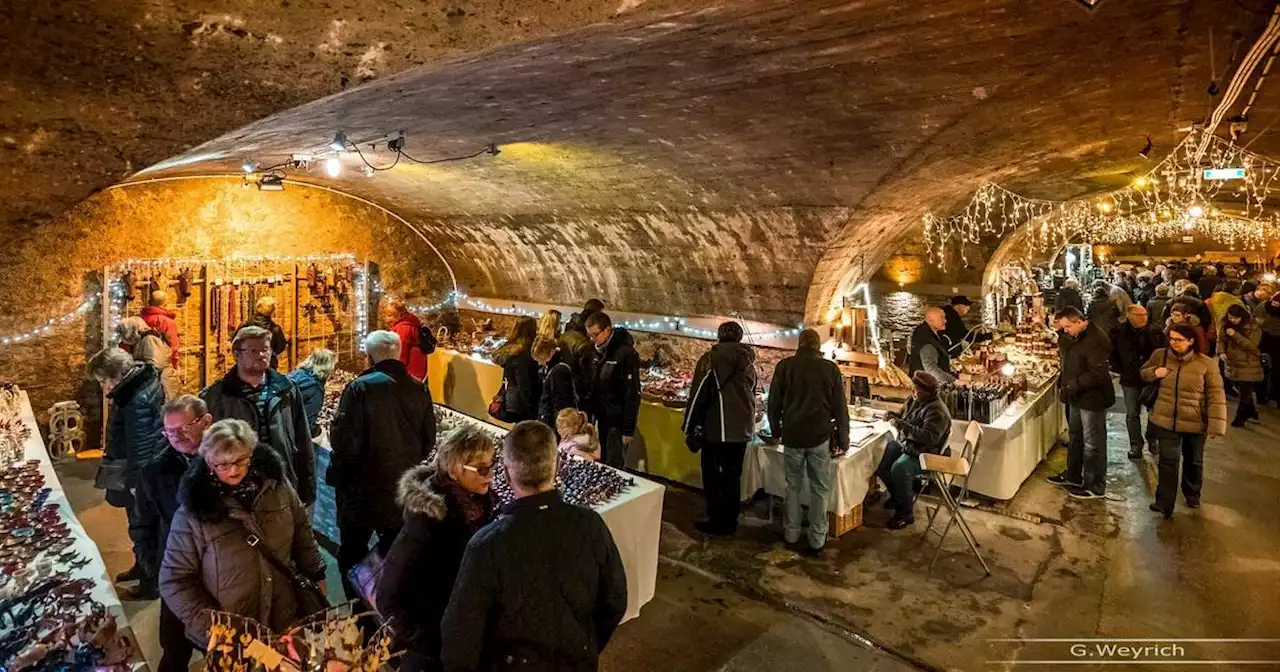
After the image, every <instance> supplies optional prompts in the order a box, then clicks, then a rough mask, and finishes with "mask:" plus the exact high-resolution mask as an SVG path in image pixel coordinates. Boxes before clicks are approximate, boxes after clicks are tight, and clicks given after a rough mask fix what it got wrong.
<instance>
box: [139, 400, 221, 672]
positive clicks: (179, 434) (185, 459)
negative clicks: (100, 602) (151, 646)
mask: <svg viewBox="0 0 1280 672" xmlns="http://www.w3.org/2000/svg"><path fill="white" fill-rule="evenodd" d="M212 424H213V416H211V415H209V409H208V407H206V406H205V403H204V401H203V400H201V399H200V398H199V397H196V396H193V395H190V394H184V395H182V396H180V397H177V398H175V399H173V400H172V401H170V402H169V403H167V404H165V405H164V430H163V434H164V438H165V442H166V447H165V450H164V452H162V453H161V454H160V455H159V456H157V457H156V459H155V460H154V461H152V462H151V463H150V464H148V465H147V466H145V467H143V469H142V472H141V477H140V478H139V479H138V489H137V493H136V495H135V496H136V497H137V503H136V504H135V509H136V514H135V516H134V517H133V518H132V519H130V520H129V538H130V539H132V540H133V547H134V548H135V549H136V550H137V554H138V562H139V563H140V564H141V565H142V567H143V571H144V572H145V576H144V577H143V578H142V581H141V583H139V584H138V588H137V589H135V590H134V591H132V592H131V593H129V594H122V597H124V598H125V599H146V600H153V599H155V598H157V597H159V596H160V589H159V585H158V583H157V580H158V579H159V578H160V563H161V561H163V560H164V549H165V541H166V540H167V539H168V538H169V526H170V525H171V524H172V523H173V515H174V514H175V513H177V512H178V506H179V504H178V488H179V484H180V483H181V482H182V475H183V474H184V473H186V471H187V468H188V467H189V466H190V465H191V462H192V460H194V459H195V458H196V455H197V454H198V453H199V452H200V440H201V439H203V438H204V433H205V430H207V429H209V426H210V425H212ZM160 649H161V651H162V655H161V658H160V665H159V667H158V670H159V672H185V670H186V669H187V667H188V665H189V664H190V662H191V654H192V653H193V652H194V651H195V647H194V646H193V645H192V644H191V641H190V640H188V639H187V636H186V633H185V627H184V626H183V624H182V619H180V618H178V616H177V615H176V614H174V613H173V610H172V609H170V608H169V605H168V604H165V603H164V602H163V601H162V602H161V603H160Z"/></svg>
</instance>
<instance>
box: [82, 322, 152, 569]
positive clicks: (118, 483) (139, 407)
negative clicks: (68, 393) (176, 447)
mask: <svg viewBox="0 0 1280 672" xmlns="http://www.w3.org/2000/svg"><path fill="white" fill-rule="evenodd" d="M87 369H88V374H89V377H90V378H93V379H94V380H97V381H98V382H99V383H101V384H102V390H103V392H105V393H106V395H107V398H108V399H110V400H111V411H110V413H109V414H108V416H107V436H106V449H105V451H104V452H103V458H104V459H103V463H104V466H105V465H107V464H110V463H112V462H117V461H119V460H124V462H125V464H124V470H123V473H122V477H121V478H119V479H115V478H111V479H106V481H105V482H99V483H98V485H99V487H103V488H104V489H105V490H106V491H107V503H108V504H110V505H112V506H116V507H121V508H123V509H124V510H125V512H126V514H127V515H128V517H129V523H130V524H131V525H132V524H133V518H134V515H135V514H134V510H133V504H134V500H133V488H134V487H135V486H136V485H137V478H138V473H139V472H140V471H141V469H142V468H143V467H145V466H147V465H148V464H151V462H152V461H153V460H154V459H155V458H156V456H157V455H159V454H160V453H161V451H163V450H165V445H166V444H165V441H164V436H163V434H162V432H163V430H164V413H163V408H164V387H163V386H162V385H161V382H160V371H159V370H157V369H156V367H154V366H152V365H151V364H147V363H145V362H135V361H134V359H133V356H132V355H130V354H129V353H127V352H125V351H124V350H121V349H120V348H106V349H105V350H102V351H99V352H98V353H97V354H95V355H94V356H93V357H92V358H90V360H89V365H88V367H87ZM103 473H104V474H107V473H113V472H110V471H107V470H106V469H104V470H103ZM141 578H144V577H143V576H142V571H141V569H140V566H139V565H138V564H137V563H136V562H135V563H134V565H133V567H132V568H131V569H130V570H129V571H127V572H124V573H122V574H121V575H120V576H118V577H116V580H118V581H132V580H135V579H141ZM150 578H152V579H154V578H155V577H150Z"/></svg>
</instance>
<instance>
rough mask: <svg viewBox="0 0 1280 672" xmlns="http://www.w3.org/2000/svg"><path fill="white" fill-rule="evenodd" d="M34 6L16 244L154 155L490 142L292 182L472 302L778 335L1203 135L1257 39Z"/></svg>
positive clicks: (1161, 0)
mask: <svg viewBox="0 0 1280 672" xmlns="http://www.w3.org/2000/svg"><path fill="white" fill-rule="evenodd" d="M1242 1H1243V0H1242ZM1254 2H1255V4H1258V3H1257V0H1254ZM19 4H24V3H19ZM28 4H31V5H33V8H31V9H32V11H31V12H30V13H29V14H25V13H23V12H21V11H17V10H12V9H11V10H0V11H3V12H6V13H5V14H4V17H5V18H4V20H5V21H6V23H5V24H4V25H3V28H4V29H5V31H6V33H10V34H12V35H15V36H16V37H17V40H16V42H15V43H14V44H15V46H13V47H11V48H10V50H9V52H10V54H11V56H10V60H9V61H8V62H7V63H6V64H5V66H4V67H5V68H6V73H5V81H6V82H7V83H8V84H7V86H6V87H5V88H4V89H3V91H4V93H3V94H0V95H3V96H4V98H3V99H0V103H3V110H0V119H2V120H4V123H5V133H6V134H7V135H6V137H13V138H14V140H13V142H10V141H9V140H8V139H6V140H5V142H6V143H7V144H8V146H9V147H10V149H9V151H6V152H3V153H0V161H4V162H5V163H7V164H9V165H8V166H7V167H9V168H11V169H12V172H11V175H12V176H11V175H9V174H4V173H10V171H4V173H0V174H3V175H4V176H3V177H0V179H4V180H6V181H5V182H4V183H0V184H3V187H4V189H5V191H6V193H20V192H25V193H30V194H31V197H30V198H28V199H17V200H18V201H19V202H18V203H16V204H15V203H14V202H12V201H11V202H10V203H8V204H4V205H0V208H4V209H3V210H2V211H0V212H3V213H4V216H5V218H6V219H7V220H8V222H9V226H10V227H12V226H13V223H14V222H33V221H40V220H42V219H43V218H44V217H46V216H47V215H49V214H53V213H57V212H58V211H59V210H60V209H61V208H64V207H66V206H67V205H70V203H71V202H73V201H74V200H76V198H77V197H79V196H81V195H83V194H84V193H86V192H87V191H88V190H89V189H92V188H94V187H101V186H105V185H106V184H107V183H109V182H112V181H116V179H117V178H122V177H123V176H124V175H125V174H126V173H129V172H132V171H133V170H136V169H138V168H140V167H142V166H143V165H145V164H147V163H151V162H154V161H158V160H159V159H161V158H163V157H164V156H165V155H166V154H180V155H179V156H177V157H175V160H172V161H169V162H166V163H165V164H162V165H161V166H159V167H157V168H156V169H154V170H148V171H145V172H143V173H141V174H138V175H136V176H135V177H134V178H132V179H134V180H148V179H155V178H167V177H177V176H184V175H207V174H217V173H229V172H236V171H237V170H238V166H239V165H240V163H241V162H242V161H243V160H245V159H251V160H254V161H257V162H258V163H260V164H264V165H267V164H271V163H274V162H276V161H279V160H281V159H283V158H285V157H287V156H288V155H289V154H291V153H294V152H304V151H320V150H322V149H323V147H324V146H325V145H326V144H327V143H328V141H329V140H330V139H331V138H332V136H333V133H334V131H336V130H338V129H342V130H344V131H346V133H347V134H348V135H349V136H350V137H351V139H352V140H357V141H366V140H371V139H374V138H377V137H379V136H381V135H383V134H384V133H386V132H388V131H391V130H400V129H403V130H406V131H407V132H408V145H407V149H408V151H409V153H410V154H413V155H414V156H415V157H416V158H420V159H431V158H438V157H444V156H452V155H457V154H465V153H470V152H471V151H474V150H476V149H478V148H479V147H481V146H483V145H485V144H487V143H490V142H494V143H497V144H498V145H499V146H501V147H502V149H503V151H502V154H500V155H499V156H496V157H488V156H483V157H479V158H476V159H474V160H471V161H467V162H459V163H451V164H438V165H432V166H422V165H414V164H406V163H403V162H402V163H401V164H400V165H398V166H397V167H396V168H395V169H393V170H390V171H387V172H384V173H379V174H378V175H377V176H375V177H373V178H365V177H364V176H362V175H360V174H359V172H357V171H356V170H354V169H355V168H356V167H357V166H358V165H359V164H358V159H356V158H354V157H347V158H346V166H347V170H346V171H344V173H343V175H342V176H341V177H339V178H337V179H331V178H328V177H326V176H324V175H323V173H322V172H321V171H316V172H314V173H312V174H294V175H291V177H292V178H294V179H299V180H304V181H309V182H314V183H317V184H322V185H328V186H333V187H335V188H338V189H341V190H343V191H346V192H349V193H352V194H355V195H358V196H360V197H363V198H367V199H370V200H372V201H374V202H377V203H379V204H382V205H384V206H386V207H388V208H390V209H392V210H394V211H395V212H397V213H399V214H401V215H403V216H405V217H406V218H408V219H409V220H410V221H412V222H414V223H415V224H416V225H419V226H421V227H422V228H423V229H424V230H425V231H426V233H427V234H428V235H429V236H430V237H431V238H432V239H433V240H434V241H435V242H436V244H437V245H438V246H439V247H440V249H441V251H442V253H443V254H444V255H445V256H446V258H448V259H449V261H450V263H451V265H452V266H453V267H454V269H455V271H456V272H457V274H458V277H459V283H460V284H461V285H462V286H464V287H465V288H466V289H468V290H469V291H471V292H472V293H475V294H482V295H493V296H503V297H511V298H529V299H556V300H560V299H563V300H572V299H581V298H584V297H585V296H587V295H594V294H599V295H603V296H605V297H606V298H609V299H611V300H612V301H613V302H614V303H617V304H622V305H624V306H625V307H629V308H633V309H650V310H656V311H672V312H720V313H724V312H727V311H730V310H734V309H740V310H742V312H743V313H744V314H747V315H751V316H755V317H761V318H765V319H772V320H775V321H792V320H795V319H798V318H799V317H801V315H802V314H806V313H807V315H809V316H814V315H816V314H819V313H820V312H821V311H822V310H823V309H824V308H825V307H826V306H827V305H828V302H829V301H830V300H831V299H832V297H833V296H837V295H838V294H840V293H842V292H844V291H847V290H848V289H849V288H850V287H851V285H852V283H854V282H857V281H859V280H861V279H862V278H864V277H866V276H868V275H869V274H870V273H871V272H873V271H874V270H875V268H876V267H877V266H878V264H879V262H880V260H882V259H883V258H884V256H885V255H886V254H887V253H889V252H890V251H891V250H892V249H894V247H895V246H896V245H898V244H899V243H900V242H901V241H902V240H903V239H904V238H906V237H909V236H911V235H912V233H913V232H915V231H917V230H918V225H919V222H920V215H921V213H922V212H923V211H924V210H925V209H929V208H932V209H934V210H937V211H947V210H950V209H953V208H956V207H959V206H960V205H962V204H963V203H964V202H965V200H966V199H967V198H968V195H969V194H970V193H971V192H972V189H973V188H974V187H975V186H976V185H977V184H978V183H979V182H981V181H982V180H985V179H995V180H997V181H999V182H1001V183H1002V184H1005V185H1006V186H1010V187H1012V188H1015V189H1018V190H1020V191H1022V192H1024V193H1027V194H1029V195H1035V196H1041V197H1048V198H1066V197H1072V196H1079V195H1084V194H1088V193H1092V192H1095V191H1099V190H1104V189H1108V188H1114V187H1116V186H1119V185H1120V184H1123V183H1125V182H1126V181H1127V180H1128V179H1130V178H1131V177H1132V175H1134V174H1136V173H1137V172H1140V171H1142V170H1145V166H1147V165H1149V164H1147V163H1146V162H1145V161H1143V160H1142V159H1140V158H1138V157H1137V154H1136V153H1137V151H1138V149H1140V148H1141V147H1142V144H1143V142H1144V139H1145V137H1146V136H1147V135H1150V136H1151V137H1152V139H1153V141H1154V142H1155V145H1156V149H1155V152H1154V153H1153V158H1158V157H1159V156H1160V155H1161V154H1162V151H1166V150H1167V149H1169V148H1171V147H1172V146H1173V144H1174V143H1175V142H1176V140H1177V138H1178V134H1177V133H1176V132H1175V129H1176V128H1177V127H1179V126H1183V125H1186V124H1188V123H1189V122H1191V121H1193V120H1199V119H1202V118H1203V117H1205V116H1206V114H1207V113H1208V111H1209V110H1210V109H1211V108H1212V106H1213V104H1214V102H1215V100H1214V99H1213V98H1211V97H1210V96H1209V95H1208V94H1206V93H1205V89H1206V87H1207V86H1208V83H1209V81H1210V80H1211V79H1214V78H1215V77H1216V78H1217V79H1218V80H1219V82H1221V81H1222V80H1223V79H1224V73H1227V72H1228V67H1234V63H1232V58H1233V54H1234V59H1239V57H1240V56H1241V55H1242V54H1243V52H1244V50H1245V49H1247V48H1248V46H1249V45H1250V44H1251V43H1252V41H1253V39H1255V38H1256V36H1257V35H1258V33H1259V32H1260V31H1261V28H1262V26H1263V25H1264V24H1265V21H1266V16H1265V15H1263V14H1260V13H1255V12H1252V11H1249V10H1247V9H1245V8H1243V7H1242V6H1241V5H1240V4H1236V3H1230V2H1223V1H1221V0H1173V1H1170V0H1123V1H1121V0H1104V1H1103V2H1102V3H1101V5H1100V6H1099V7H1098V8H1097V9H1094V10H1087V9H1085V8H1084V7H1083V6H1082V5H1081V4H1080V3H1078V2H1075V1H1074V0H1039V1H1038V2H1036V3H1034V7H1031V6H1030V4H1031V3H1027V2H1026V1H1025V0H946V1H943V0H935V1H931V2H915V3H903V2H899V1H896V0H862V1H858V2H830V1H822V0H791V1H785V2H784V1H774V0H745V1H743V2H736V3H719V4H717V3H712V2H679V1H676V0H673V1H671V2H667V3H661V4H657V3H644V4H640V3H637V2H634V1H628V2H624V3H623V6H622V7H618V6H615V5H612V4H610V5H605V4H603V3H593V2H588V1H586V0H582V1H579V2H572V3H570V2H566V3H555V4H553V3H539V6H538V11H532V10H531V9H530V8H529V7H530V5H529V3H501V2H491V3H488V2H478V3H472V4H466V3H462V4H459V5H457V6H441V5H432V4H426V3H422V4H418V3H412V4H411V3H406V2H401V3H328V4H327V5H326V6H324V7H323V8H321V7H315V8H313V7H306V8H301V7H298V8H294V7H289V6H287V3H282V4H281V5H272V6H270V7H267V6H265V5H258V4H255V5H252V6H250V7H238V6H236V5H237V3H225V4H226V6H225V7H224V6H222V5H221V3H208V5H209V6H208V7H207V8H206V9H205V10H204V11H200V12H198V13H197V12H194V11H193V10H190V9H182V10H180V9H178V8H176V6H175V5H174V4H171V3H155V4H153V5H140V6H138V7H139V8H137V9H134V8H117V7H115V6H114V3H93V4H89V3H85V4H84V5H83V6H82V7H81V9H80V10H79V12H80V13H79V16H78V18H74V19H72V20H70V21H64V22H62V23H54V22H52V21H51V18H52V12H53V11H54V10H51V9H48V8H45V7H43V6H39V7H36V6H35V5H36V4H37V3H28ZM100 5H105V6H100ZM473 5H474V6H473ZM131 7H132V6H131ZM618 10H624V11H623V12H622V14H620V15H618V14H617V11H618ZM459 12H461V13H460V14H459ZM62 13H63V14H65V13H66V12H65V11H62ZM521 16H524V20H525V21H527V23H522V22H521V21H522V20H521V19H520V17H521ZM32 17H34V18H32ZM422 17H426V18H422ZM480 26H483V27H480ZM71 38H75V39H71ZM522 38H534V39H532V41H523V42H520V41H518V40H520V39H522ZM1211 43H1212V44H1213V45H1214V47H1215V48H1214V50H1213V51H1212V52H1211V50H1210V44H1211ZM495 45H497V46H495ZM485 47H493V48H490V49H487V50H484V48H485ZM1211 54H1212V58H1211ZM421 61H431V62H429V63H427V64H425V65H417V63H418V62H421ZM414 66H416V67H414ZM394 70H400V71H401V72H399V73H398V74H387V73H389V72H391V71H394ZM361 77H372V81H370V82H369V83H367V84H365V85H363V86H359V87H355V88H351V89H348V90H345V91H343V92H341V93H338V94H336V95H333V96H330V97H328V98H323V99H320V100H316V101H315V102H310V103H306V104H302V105H301V106H299V107H294V108H293V109H288V110H286V111H283V112H279V113H278V114H276V115H275V116H271V117H268V118H266V119H263V120H262V121H257V122H254V123H250V124H249V125H247V126H244V127H243V128H240V129H238V130H234V131H231V132H229V133H227V134H225V135H223V136H221V137H218V138H217V139H214V140H211V141H209V142H206V143H204V144H201V145H199V146H197V147H194V148H192V149H190V150H189V151H186V152H185V153H180V152H179V151H178V150H180V149H182V148H185V147H190V146H191V145H195V144H197V143H200V142H201V141H204V140H209V139H210V138H213V137H214V136H215V135H217V134H218V133H219V132H221V131H224V130H228V129H229V128H230V127H233V126H236V125H239V124H241V123H246V122H250V121H252V120H253V119H256V118H259V117H262V116H266V114H268V113H270V112H276V111H279V110H281V109H284V108H288V107H290V106H293V105H297V104H299V103H303V102H304V101H306V100H310V99H313V98H316V97H318V96H319V95H322V94H324V93H329V92H332V91H335V90H339V89H341V88H342V87H343V86H344V84H354V83H355V81H356V80H358V79H360V78H361ZM35 92H39V93H35ZM33 93H35V95H32V94H33ZM1264 93H1265V92H1264ZM1268 100H1269V99H1268V97H1267V96H1265V95H1264V97H1263V98H1262V100H1261V102H1260V103H1259V104H1258V109H1257V110H1255V112H1254V114H1255V118H1261V119H1270V118H1272V116H1273V115H1274V113H1275V111H1276V107H1275V106H1273V105H1271V104H1270V103H1269V102H1268ZM11 103H12V104H13V105H12V106H11ZM15 110H16V113H15ZM1268 110H1269V111H1268ZM1268 140H1269V138H1268V136H1263V139H1262V140H1261V141H1260V142H1259V143H1258V145H1257V146H1255V147H1254V149H1255V150H1262V151H1266V150H1267V144H1268ZM68 141H69V142H68ZM362 148H365V145H363V144H362ZM368 158H369V159H370V161H372V162H373V163H375V164H378V165H383V164H385V163H389V156H388V155H387V154H385V152H381V151H379V152H375V153H373V154H369V155H368ZM73 162H74V163H73ZM69 163H72V165H68V164H69ZM33 176H35V177H42V178H44V181H40V180H36V181H35V182H36V183H37V184H40V185H41V186H40V187H37V188H36V189H35V190H34V192H33V190H32V189H31V187H30V185H31V184H33V181H32V179H31V178H32V177H33ZM46 184H47V185H49V186H48V187H44V185H46ZM59 186H60V187H61V188H60V189H56V191H55V187H59ZM288 193H290V192H286V195H281V194H263V197H264V198H270V197H277V198H279V197H286V198H287V197H288V196H287V194H288ZM406 244H412V241H409V240H406Z"/></svg>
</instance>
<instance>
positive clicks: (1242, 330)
mask: <svg viewBox="0 0 1280 672" xmlns="http://www.w3.org/2000/svg"><path fill="white" fill-rule="evenodd" d="M1220 326H1221V329H1222V333H1221V334H1220V335H1219V336H1218V343H1219V345H1220V346H1221V347H1222V354H1223V358H1224V359H1225V360H1226V365H1227V366H1226V369H1227V380H1229V381H1231V382H1233V383H1235V384H1236V389H1237V390H1239V392H1240V404H1239V405H1238V406H1236V417H1235V420H1232V421H1231V426H1232V427H1244V423H1246V422H1248V421H1249V420H1257V419H1258V406H1257V404H1256V403H1254V400H1253V387H1254V385H1255V384H1257V383H1261V382H1262V380H1263V378H1264V376H1263V375H1262V351H1261V350H1260V349H1258V344H1259V342H1261V340H1262V330H1261V329H1259V328H1258V327H1259V325H1258V324H1257V323H1256V322H1254V321H1253V316H1252V315H1250V314H1249V309H1248V308H1245V307H1244V306H1241V305H1236V304H1232V306H1231V307H1230V308H1228V309H1227V316H1226V319H1225V320H1223V321H1222V324H1221V325H1220Z"/></svg>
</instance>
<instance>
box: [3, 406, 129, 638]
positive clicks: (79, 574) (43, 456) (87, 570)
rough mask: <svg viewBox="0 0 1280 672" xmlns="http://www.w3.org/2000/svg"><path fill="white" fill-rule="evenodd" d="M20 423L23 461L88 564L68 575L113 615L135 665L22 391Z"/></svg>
mask: <svg viewBox="0 0 1280 672" xmlns="http://www.w3.org/2000/svg"><path fill="white" fill-rule="evenodd" d="M22 421H23V422H24V423H26V424H27V426H29V427H30V428H31V436H30V438H28V439H27V442H26V444H25V445H24V446H23V458H24V459H26V460H37V461H39V462H40V473H41V474H43V475H44V484H45V487H47V488H49V490H50V493H49V499H48V500H47V503H48V504H57V505H58V514H59V516H60V517H61V519H62V521H63V522H65V523H66V524H67V529H68V531H69V533H70V535H71V539H72V541H73V543H72V545H71V548H70V550H74V551H76V552H77V553H79V554H80V555H81V556H82V557H84V558H85V559H87V560H88V561H89V564H87V565H85V566H84V567H81V568H80V569H78V570H76V571H74V572H72V574H71V575H72V577H73V578H76V579H89V580H91V581H93V591H92V592H91V593H90V595H91V596H92V597H93V599H94V600H95V601H97V602H98V603H99V604H101V605H103V606H104V607H106V608H107V609H108V610H110V612H111V614H112V615H113V616H115V618H116V625H117V627H118V628H119V634H120V635H121V636H126V637H128V638H129V639H130V640H133V641H135V646H134V654H135V656H136V657H137V658H136V661H135V662H139V663H140V662H141V656H142V653H141V650H140V649H139V648H138V647H137V646H136V640H134V638H133V634H132V631H131V630H130V629H129V620H128V618H127V617H126V616H125V613H124V607H122V606H121V605H120V598H119V597H117V596H116V591H115V587H114V586H113V585H112V582H111V577H110V576H109V575H108V574H107V565H106V563H104V562H103V561H102V554H101V553H99V552H98V546H97V544H95V543H94V542H93V539H91V538H90V537H89V534H88V533H87V532H85V530H84V526H82V525H81V524H80V521H79V519H77V518H76V516H75V513H74V512H73V511H72V509H71V503H70V502H68V501H67V495H66V492H65V491H63V489H62V483H61V482H60V481H59V480H58V474H57V473H55V472H54V470H53V463H52V462H51V461H50V460H49V452H48V451H47V450H46V449H45V446H44V439H43V438H41V436H40V426H39V425H38V424H36V416H35V413H34V412H33V411H32V409H31V399H30V398H28V397H27V393H26V392H25V391H24V392H22ZM121 533H124V530H121Z"/></svg>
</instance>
